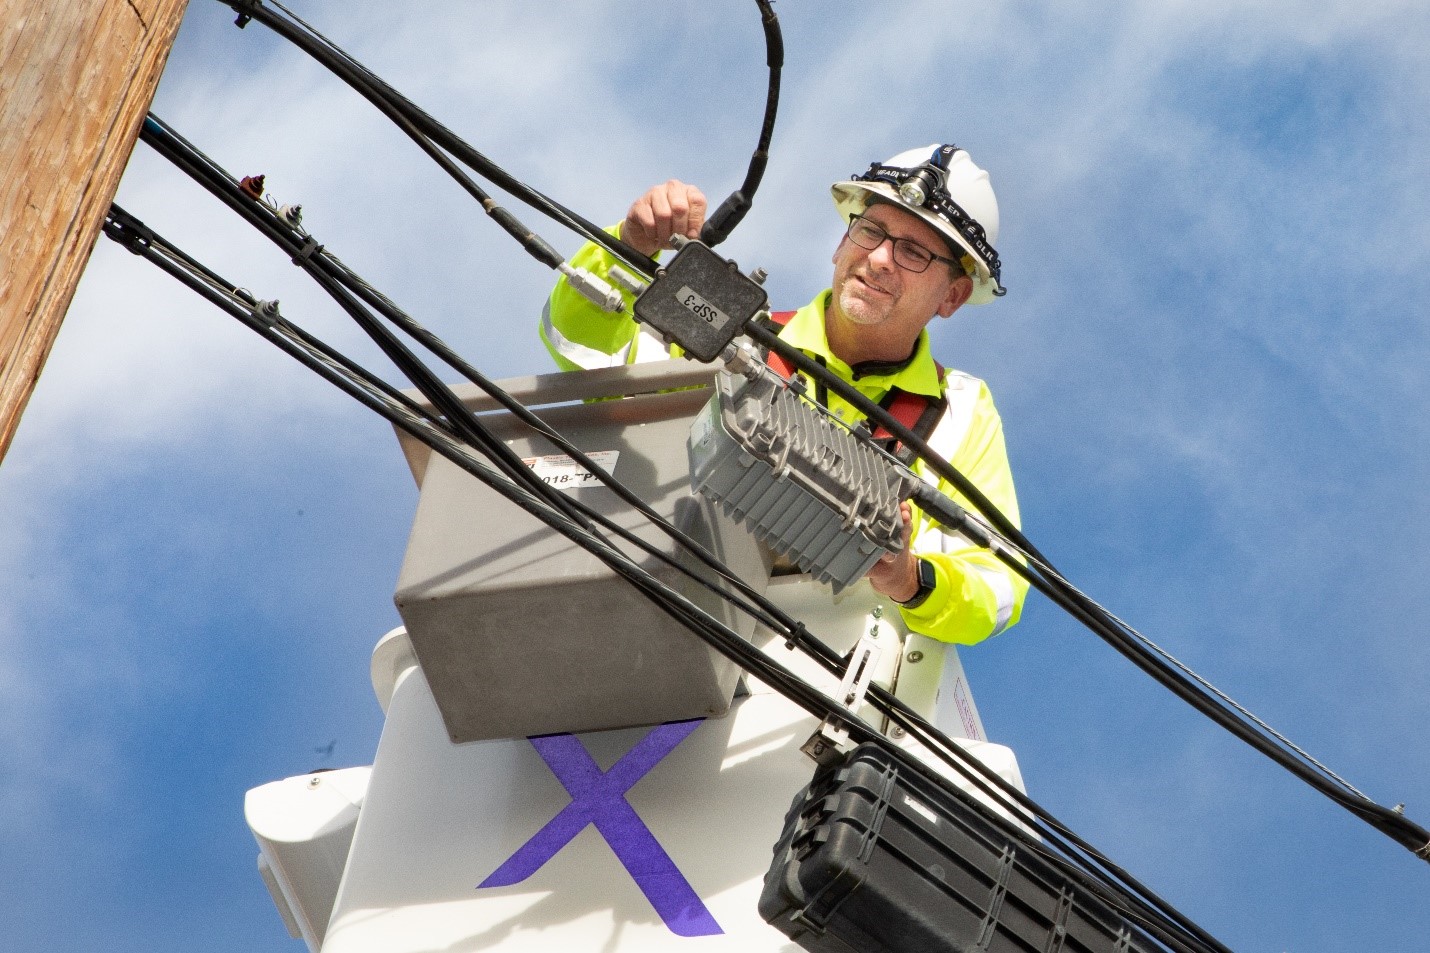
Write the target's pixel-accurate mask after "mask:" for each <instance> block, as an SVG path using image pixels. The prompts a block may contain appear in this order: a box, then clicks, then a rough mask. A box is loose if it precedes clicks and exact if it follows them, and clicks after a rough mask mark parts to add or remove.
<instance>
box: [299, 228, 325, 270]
mask: <svg viewBox="0 0 1430 953" xmlns="http://www.w3.org/2000/svg"><path fill="white" fill-rule="evenodd" d="M322 250H323V246H322V245H321V244H319V243H318V241H317V240H316V239H314V238H313V236H311V235H309V236H308V240H307V241H306V242H305V243H304V244H303V247H302V248H300V249H298V254H296V255H294V256H293V264H295V265H297V266H298V267H299V268H301V267H303V266H304V265H306V264H307V263H308V259H310V258H312V257H313V256H314V255H316V254H317V253H318V252H320V251H322Z"/></svg>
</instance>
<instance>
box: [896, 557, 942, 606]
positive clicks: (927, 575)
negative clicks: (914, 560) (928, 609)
mask: <svg viewBox="0 0 1430 953" xmlns="http://www.w3.org/2000/svg"><path fill="white" fill-rule="evenodd" d="M936 585H938V574H937V573H936V572H934V568H933V563H931V562H929V561H928V560H927V559H920V560H919V587H918V588H917V589H915V590H914V594H913V595H912V596H910V597H909V600H908V601H907V602H901V603H899V605H901V606H903V607H904V608H905V609H916V608H918V607H919V606H921V605H923V603H924V600H925V599H927V598H928V597H929V594H930V593H932V592H933V588H934V586H936Z"/></svg>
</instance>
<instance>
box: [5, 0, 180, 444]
mask: <svg viewBox="0 0 1430 953" xmlns="http://www.w3.org/2000/svg"><path fill="white" fill-rule="evenodd" d="M187 5H188V0H0V459H3V458H4V455H5V451H6V450H7V449H8V448H9V446H10V441H11V440H12V439H13V438H14V435H15V428H16V426H17V425H18V424H19V422H20V414H21V412H22V411H24V409H25V404H26V403H27V402H28V401H29V399H30V393H31V391H33V390H34V387H35V381H36V380H38V379H39V376H40V371H41V370H42V369H43V368H44V364H45V358H46V357H47V356H49V353H50V347H51V346H52V345H53V344H54V340H55V335H56V334H57V333H58V332H59V329H60V321H61V320H63V319H64V315H65V311H66V310H67V309H68V308H69V304H70V299H71V298H72V297H73V296H74V289H75V285H76V284H78V283H79V276H80V274H81V273H82V272H83V271H84V266H85V264H86V263H87V262H88V261H89V254H90V251H91V250H92V249H93V248H94V243H95V241H96V240H97V239H98V238H99V231H100V229H101V227H102V226H103V224H104V215H105V212H107V211H108V209H109V203H110V201H112V200H113V198H114V193H115V190H116V189H118V187H119V177H120V175H121V174H123V172H124V166H125V165H126V164H127V163H128V161H129V153H130V152H131V151H132V150H133V148H134V142H135V140H136V139H137V138H138V136H139V126H140V124H141V123H142V122H143V119H144V116H145V114H146V113H147V112H148V111H149V104H150V102H151V101H152V100H153V98H154V89H155V87H157V86H158V83H159V75H160V74H161V73H162V72H163V70H164V63H165V62H166V61H167V60H168V58H169V50H170V48H171V47H172V46H173V44H174V36H175V34H177V33H178V30H179V21H180V20H181V19H182V18H183V15H184V8H185V7H186V6H187Z"/></svg>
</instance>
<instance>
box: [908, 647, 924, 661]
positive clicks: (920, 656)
mask: <svg viewBox="0 0 1430 953" xmlns="http://www.w3.org/2000/svg"><path fill="white" fill-rule="evenodd" d="M905 658H907V659H908V660H909V661H910V662H922V661H923V660H924V653H922V652H920V651H919V650H918V649H914V650H913V651H912V652H910V653H909V654H908V655H907V656H905Z"/></svg>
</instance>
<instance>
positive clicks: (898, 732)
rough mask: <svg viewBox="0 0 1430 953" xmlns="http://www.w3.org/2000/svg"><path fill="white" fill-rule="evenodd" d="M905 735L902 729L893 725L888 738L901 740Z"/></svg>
mask: <svg viewBox="0 0 1430 953" xmlns="http://www.w3.org/2000/svg"><path fill="white" fill-rule="evenodd" d="M905 734H907V732H906V731H904V729H902V728H900V727H899V726H898V725H895V726H894V727H893V729H892V730H891V731H890V732H889V736H890V737H893V738H902V737H903V736H904V735H905Z"/></svg>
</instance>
